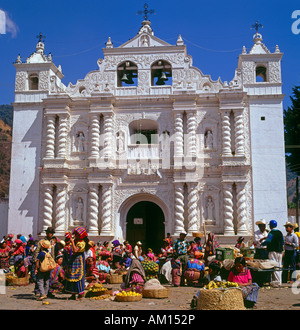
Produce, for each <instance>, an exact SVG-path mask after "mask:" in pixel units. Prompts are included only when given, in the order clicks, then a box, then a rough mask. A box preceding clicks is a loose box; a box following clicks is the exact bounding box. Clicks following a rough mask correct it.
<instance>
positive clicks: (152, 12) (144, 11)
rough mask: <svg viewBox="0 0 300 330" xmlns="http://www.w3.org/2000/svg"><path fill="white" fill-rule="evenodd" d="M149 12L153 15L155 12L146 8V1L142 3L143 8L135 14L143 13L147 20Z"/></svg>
mask: <svg viewBox="0 0 300 330" xmlns="http://www.w3.org/2000/svg"><path fill="white" fill-rule="evenodd" d="M149 14H154V15H155V14H156V13H155V11H154V10H153V9H150V10H148V4H147V3H145V4H144V10H139V11H138V12H137V15H144V19H145V21H148V20H149V17H148V15H149Z"/></svg>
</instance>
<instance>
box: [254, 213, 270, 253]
mask: <svg viewBox="0 0 300 330" xmlns="http://www.w3.org/2000/svg"><path fill="white" fill-rule="evenodd" d="M255 224H256V225H257V226H258V230H256V231H255V232H254V241H253V244H254V246H255V256H254V258H255V259H268V251H267V247H266V246H263V245H262V244H261V243H262V242H264V241H265V240H266V238H267V237H268V231H267V230H266V225H267V223H266V220H265V219H260V220H259V221H256V222H255Z"/></svg>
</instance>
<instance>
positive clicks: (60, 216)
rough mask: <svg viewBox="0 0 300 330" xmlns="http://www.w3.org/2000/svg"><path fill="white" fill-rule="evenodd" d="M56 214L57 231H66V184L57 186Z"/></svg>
mask: <svg viewBox="0 0 300 330" xmlns="http://www.w3.org/2000/svg"><path fill="white" fill-rule="evenodd" d="M55 209H56V214H55V232H56V233H64V232H65V209H66V187H65V186H64V185H61V186H57V188H56V208H55Z"/></svg>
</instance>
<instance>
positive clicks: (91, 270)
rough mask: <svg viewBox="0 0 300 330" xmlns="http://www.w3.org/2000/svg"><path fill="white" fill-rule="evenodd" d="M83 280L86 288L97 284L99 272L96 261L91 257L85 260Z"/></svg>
mask: <svg viewBox="0 0 300 330" xmlns="http://www.w3.org/2000/svg"><path fill="white" fill-rule="evenodd" d="M85 280H86V282H87V288H90V287H91V286H93V285H94V284H95V283H99V270H98V268H97V266H96V259H94V258H93V257H88V258H87V260H86V273H85Z"/></svg>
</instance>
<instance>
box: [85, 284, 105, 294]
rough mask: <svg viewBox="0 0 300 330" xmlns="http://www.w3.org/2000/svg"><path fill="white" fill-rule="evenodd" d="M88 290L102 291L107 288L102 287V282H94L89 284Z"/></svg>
mask: <svg viewBox="0 0 300 330" xmlns="http://www.w3.org/2000/svg"><path fill="white" fill-rule="evenodd" d="M88 291H89V292H102V291H107V288H104V287H103V285H102V284H100V283H95V284H94V285H93V286H91V287H90V288H89V290H88Z"/></svg>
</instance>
